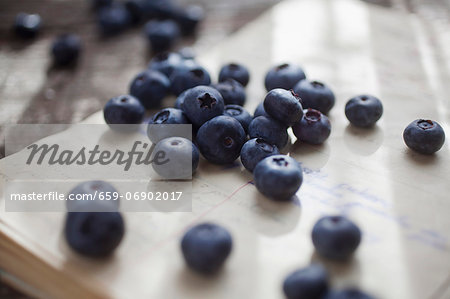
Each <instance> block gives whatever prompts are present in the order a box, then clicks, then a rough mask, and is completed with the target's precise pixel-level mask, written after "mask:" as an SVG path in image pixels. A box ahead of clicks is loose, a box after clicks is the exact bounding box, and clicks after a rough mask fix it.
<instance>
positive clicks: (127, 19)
mask: <svg viewBox="0 0 450 299" xmlns="http://www.w3.org/2000/svg"><path fill="white" fill-rule="evenodd" d="M91 5H92V9H93V10H94V11H95V15H96V18H97V25H98V30H99V32H100V34H101V35H102V36H107V37H110V36H114V35H117V34H119V33H121V32H123V31H124V30H126V29H127V28H131V27H132V26H136V25H139V24H142V23H143V22H146V21H147V23H146V24H145V25H144V35H145V37H146V38H147V40H148V41H149V44H150V47H151V49H152V51H153V52H156V53H157V52H162V51H167V50H169V49H170V48H172V47H173V46H174V45H175V44H176V43H177V41H178V40H179V39H180V38H181V37H182V36H189V35H193V34H194V33H195V32H196V29H197V27H198V25H199V24H200V22H201V21H202V20H203V19H204V16H205V13H204V10H203V8H202V7H200V6H197V5H188V6H187V7H180V6H178V5H176V4H175V3H174V2H173V1H172V0H125V1H114V0H91ZM41 28H42V19H41V17H40V16H39V15H38V14H27V13H19V14H18V15H17V16H16V18H15V20H14V24H13V31H14V33H15V34H16V36H18V37H21V38H23V39H32V38H34V37H36V36H37V35H38V33H39V31H40V30H41ZM81 50H82V45H81V39H80V37H79V36H78V35H76V34H72V33H64V34H61V35H59V36H57V37H56V38H55V39H54V41H53V43H52V46H51V55H52V58H53V63H54V65H55V66H68V65H74V64H76V62H77V60H78V57H79V55H80V53H81ZM182 54H183V55H184V57H191V56H192V53H191V52H190V51H189V50H185V51H183V52H182Z"/></svg>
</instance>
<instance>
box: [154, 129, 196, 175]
mask: <svg viewBox="0 0 450 299" xmlns="http://www.w3.org/2000/svg"><path fill="white" fill-rule="evenodd" d="M156 155H159V156H160V157H163V158H161V159H160V160H161V161H159V162H158V163H155V162H153V163H152V167H153V169H154V170H155V172H156V173H157V174H159V175H160V176H162V177H163V178H165V179H190V178H191V177H192V174H193V173H194V172H195V170H196V169H197V166H198V161H199V153H198V149H197V147H196V146H195V145H194V144H193V143H192V142H191V141H190V140H189V139H186V138H182V137H169V138H166V139H163V140H161V141H159V142H158V143H157V144H156V146H155V148H154V149H153V152H152V158H154V157H155V156H156Z"/></svg>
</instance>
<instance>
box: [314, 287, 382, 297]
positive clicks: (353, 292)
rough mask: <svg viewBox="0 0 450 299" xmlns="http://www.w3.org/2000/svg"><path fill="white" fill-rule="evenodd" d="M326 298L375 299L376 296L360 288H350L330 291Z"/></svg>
mask: <svg viewBox="0 0 450 299" xmlns="http://www.w3.org/2000/svg"><path fill="white" fill-rule="evenodd" d="M323 298H324V299H375V297H373V296H371V295H368V294H366V293H364V292H362V291H360V290H358V289H355V288H349V289H345V290H340V291H331V292H329V293H328V294H327V295H326V296H325V297H323Z"/></svg>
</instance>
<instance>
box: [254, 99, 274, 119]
mask: <svg viewBox="0 0 450 299" xmlns="http://www.w3.org/2000/svg"><path fill="white" fill-rule="evenodd" d="M258 116H267V117H270V116H269V114H267V112H266V110H265V109H264V102H261V103H260V104H259V105H258V106H257V107H256V109H255V112H254V113H253V118H257V117H258Z"/></svg>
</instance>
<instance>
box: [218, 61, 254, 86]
mask: <svg viewBox="0 0 450 299" xmlns="http://www.w3.org/2000/svg"><path fill="white" fill-rule="evenodd" d="M227 79H233V80H236V81H237V82H239V83H241V84H242V86H247V84H248V81H250V73H249V72H248V69H247V68H246V67H245V66H243V65H242V64H238V63H229V64H226V65H224V66H223V67H222V68H221V69H220V72H219V82H223V81H225V80H227Z"/></svg>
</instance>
